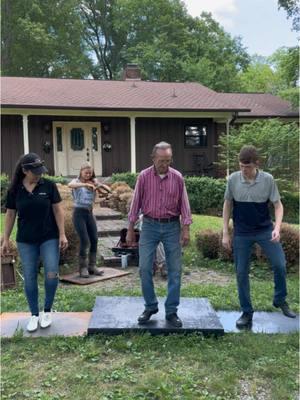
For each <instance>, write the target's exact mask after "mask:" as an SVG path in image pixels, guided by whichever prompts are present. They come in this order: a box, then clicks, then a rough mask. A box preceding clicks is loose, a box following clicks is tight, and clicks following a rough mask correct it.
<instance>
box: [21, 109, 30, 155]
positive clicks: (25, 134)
mask: <svg viewBox="0 0 300 400" xmlns="http://www.w3.org/2000/svg"><path fill="white" fill-rule="evenodd" d="M22 117H23V143H24V154H27V153H29V136H28V115H27V114H23V115H22Z"/></svg>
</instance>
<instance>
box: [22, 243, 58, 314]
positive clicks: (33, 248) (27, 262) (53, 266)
mask: <svg viewBox="0 0 300 400" xmlns="http://www.w3.org/2000/svg"><path fill="white" fill-rule="evenodd" d="M17 247H18V251H19V254H20V258H21V263H22V268H23V275H24V288H25V294H26V297H27V301H28V304H29V308H30V311H31V314H32V315H38V314H39V300H38V281H37V277H38V266H39V260H40V259H41V260H42V261H43V266H44V276H45V303H44V310H51V307H52V304H53V301H54V296H55V292H56V289H57V285H58V262H59V242H58V239H51V240H47V241H46V242H44V243H41V244H38V243H36V244H31V243H21V242H18V243H17Z"/></svg>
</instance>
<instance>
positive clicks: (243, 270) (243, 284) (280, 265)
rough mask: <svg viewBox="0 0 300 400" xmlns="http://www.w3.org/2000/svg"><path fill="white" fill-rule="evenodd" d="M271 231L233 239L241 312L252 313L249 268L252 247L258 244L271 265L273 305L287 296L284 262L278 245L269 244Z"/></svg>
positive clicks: (281, 301)
mask: <svg viewBox="0 0 300 400" xmlns="http://www.w3.org/2000/svg"><path fill="white" fill-rule="evenodd" d="M271 237H272V231H266V232H262V233H259V234H256V235H253V236H235V237H234V239H233V253H234V262H235V267H236V276H237V285H238V292H239V300H240V305H241V309H242V311H243V312H249V313H251V312H253V308H252V304H251V297H250V284H249V268H250V258H251V252H252V247H253V245H254V243H257V244H259V246H260V247H261V248H262V250H263V252H264V253H265V255H266V257H267V258H268V260H269V261H270V263H271V266H272V269H273V272H274V299H273V302H274V303H275V304H282V303H283V302H284V301H285V298H286V295H287V289H286V268H285V265H286V262H285V256H284V252H283V249H282V246H281V244H280V243H274V242H271Z"/></svg>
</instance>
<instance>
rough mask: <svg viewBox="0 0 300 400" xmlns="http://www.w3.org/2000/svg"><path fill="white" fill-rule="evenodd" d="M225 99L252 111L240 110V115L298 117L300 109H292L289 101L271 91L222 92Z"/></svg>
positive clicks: (221, 94)
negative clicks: (270, 92)
mask: <svg viewBox="0 0 300 400" xmlns="http://www.w3.org/2000/svg"><path fill="white" fill-rule="evenodd" d="M220 96H221V97H223V98H224V100H226V101H228V100H230V101H234V102H235V103H237V104H239V105H240V106H241V107H246V108H250V109H251V111H250V112H239V115H238V116H239V117H297V116H298V115H299V111H297V110H295V109H292V107H291V103H290V102H289V101H286V100H283V99H281V98H280V97H277V96H273V95H272V94H269V93H220Z"/></svg>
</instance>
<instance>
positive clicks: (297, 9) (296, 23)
mask: <svg viewBox="0 0 300 400" xmlns="http://www.w3.org/2000/svg"><path fill="white" fill-rule="evenodd" d="M278 8H283V9H285V11H286V12H287V15H288V18H293V29H294V30H295V31H297V32H299V31H300V5H299V1H298V0H278Z"/></svg>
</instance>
